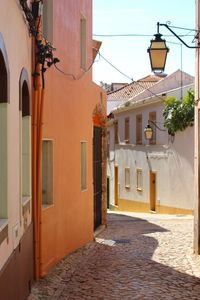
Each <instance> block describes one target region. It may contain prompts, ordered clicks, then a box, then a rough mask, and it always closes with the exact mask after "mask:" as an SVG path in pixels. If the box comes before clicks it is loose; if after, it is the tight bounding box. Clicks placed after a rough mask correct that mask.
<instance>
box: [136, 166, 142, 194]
mask: <svg viewBox="0 0 200 300" xmlns="http://www.w3.org/2000/svg"><path fill="white" fill-rule="evenodd" d="M142 188H143V184H142V169H137V190H138V191H142Z"/></svg>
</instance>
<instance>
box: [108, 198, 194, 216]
mask: <svg viewBox="0 0 200 300" xmlns="http://www.w3.org/2000/svg"><path fill="white" fill-rule="evenodd" d="M111 210H114V211H132V212H150V204H149V203H147V202H140V201H132V200H125V199H119V205H118V206H111ZM155 212H156V213H158V214H174V215H177V214H184V215H193V210H192V209H184V208H177V207H170V206H164V205H156V211H155Z"/></svg>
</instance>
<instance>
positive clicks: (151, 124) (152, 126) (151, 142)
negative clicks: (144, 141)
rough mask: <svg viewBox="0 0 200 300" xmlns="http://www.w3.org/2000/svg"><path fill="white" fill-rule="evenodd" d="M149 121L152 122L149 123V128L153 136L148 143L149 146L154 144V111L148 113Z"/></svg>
mask: <svg viewBox="0 0 200 300" xmlns="http://www.w3.org/2000/svg"><path fill="white" fill-rule="evenodd" d="M149 120H150V121H152V122H150V126H151V128H152V129H153V135H152V138H151V139H150V141H149V144H151V145H155V144H156V126H155V125H154V124H153V123H156V111H152V112H150V113H149Z"/></svg>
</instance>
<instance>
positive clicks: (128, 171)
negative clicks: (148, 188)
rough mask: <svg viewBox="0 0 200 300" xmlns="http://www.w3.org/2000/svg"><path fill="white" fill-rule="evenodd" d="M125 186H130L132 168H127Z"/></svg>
mask: <svg viewBox="0 0 200 300" xmlns="http://www.w3.org/2000/svg"><path fill="white" fill-rule="evenodd" d="M125 188H130V168H125Z"/></svg>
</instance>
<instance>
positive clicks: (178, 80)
mask: <svg viewBox="0 0 200 300" xmlns="http://www.w3.org/2000/svg"><path fill="white" fill-rule="evenodd" d="M193 82H194V78H193V77H192V76H190V75H188V74H186V73H184V72H182V74H181V71H180V70H178V71H176V72H174V73H173V74H171V75H169V76H167V77H165V78H162V79H161V80H159V81H157V82H156V83H155V84H154V85H153V86H152V87H150V88H149V89H146V90H145V91H143V92H140V93H139V94H137V95H136V96H134V97H132V98H130V99H129V100H128V101H127V100H126V102H121V103H122V104H121V105H120V106H118V107H117V108H116V109H114V110H113V111H112V113H113V116H114V118H113V119H111V120H110V121H109V122H108V138H109V153H108V171H107V172H108V173H107V174H108V182H109V193H108V194H109V204H110V207H111V208H113V209H116V210H117V209H119V210H126V211H149V210H151V211H155V212H158V213H192V212H193V208H194V187H193V185H194V163H193V160H194V127H188V128H186V130H185V131H183V132H178V133H176V135H175V137H174V138H172V137H171V136H170V135H168V132H167V131H163V130H165V128H164V127H163V123H164V119H163V107H164V100H165V99H166V97H168V96H176V97H177V98H179V99H180V98H181V95H182V94H183V95H184V94H185V93H186V91H187V90H188V89H190V88H193V87H194V83H193ZM148 120H152V121H154V122H156V124H157V126H158V127H159V128H160V129H162V130H159V129H157V128H156V127H154V130H155V133H154V138H153V140H151V141H150V142H149V141H147V140H146V139H145V137H144V128H145V127H146V125H147V124H148Z"/></svg>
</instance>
